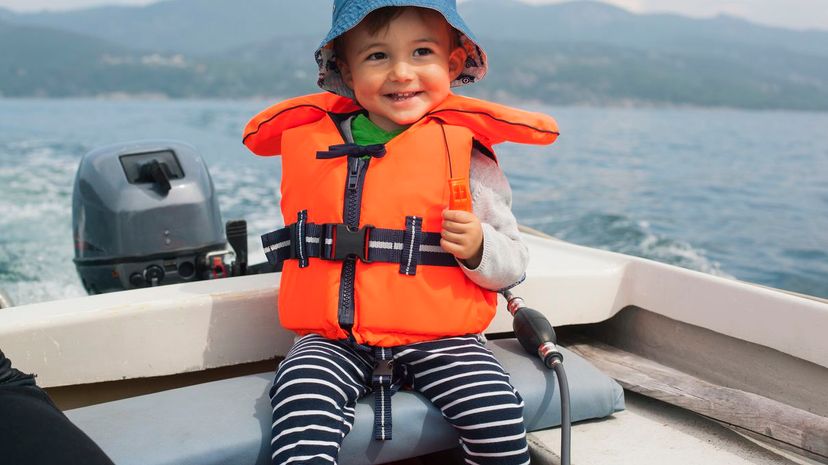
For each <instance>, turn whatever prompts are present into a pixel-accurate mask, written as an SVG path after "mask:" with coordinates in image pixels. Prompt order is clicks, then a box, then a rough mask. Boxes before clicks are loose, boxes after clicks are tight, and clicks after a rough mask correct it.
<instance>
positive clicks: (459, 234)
mask: <svg viewBox="0 0 828 465" xmlns="http://www.w3.org/2000/svg"><path fill="white" fill-rule="evenodd" d="M440 236H441V237H442V239H441V240H440V246H441V247H442V248H443V250H445V251H446V252H448V253H450V254H452V255H454V256H455V257H457V258H458V259H460V260H463V261H464V262H465V264H466V266H467V267H468V268H471V269H474V268H477V266H478V265H480V260H481V258H483V227H482V226H480V220H478V219H477V217H476V216H474V213H471V212H467V211H464V210H443V230H442V231H440Z"/></svg>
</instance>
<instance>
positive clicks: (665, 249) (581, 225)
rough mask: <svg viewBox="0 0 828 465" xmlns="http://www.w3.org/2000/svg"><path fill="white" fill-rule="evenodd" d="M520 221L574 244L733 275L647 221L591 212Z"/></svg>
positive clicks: (705, 255) (705, 271) (717, 263)
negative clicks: (661, 232) (654, 228)
mask: <svg viewBox="0 0 828 465" xmlns="http://www.w3.org/2000/svg"><path fill="white" fill-rule="evenodd" d="M521 222H522V223H523V224H526V225H527V226H530V227H532V228H535V229H538V230H540V231H543V232H545V233H547V234H550V235H552V236H555V237H557V238H559V239H562V240H565V241H567V242H572V243H573V244H579V245H585V246H588V247H595V248H599V249H604V250H610V251H613V252H620V253H623V254H627V255H633V256H636V257H642V258H647V259H651V260H655V261H658V262H662V263H668V264H670V265H676V266H680V267H682V268H687V269H690V270H695V271H701V272H704V273H709V274H712V275H716V276H722V277H727V278H733V276H732V275H730V274H728V273H727V272H725V271H723V270H722V268H721V264H720V263H719V262H717V261H714V260H712V259H710V258H709V257H708V256H707V252H706V251H705V250H704V249H702V248H699V247H695V246H693V245H692V244H689V243H687V242H683V241H680V240H676V239H673V238H670V237H667V236H665V235H662V234H658V233H655V232H653V230H652V227H651V226H650V223H648V222H647V221H642V220H634V219H632V218H629V217H627V216H623V215H617V214H609V213H599V212H592V213H586V214H583V215H580V216H567V215H562V216H556V217H554V218H553V217H539V218H522V219H521Z"/></svg>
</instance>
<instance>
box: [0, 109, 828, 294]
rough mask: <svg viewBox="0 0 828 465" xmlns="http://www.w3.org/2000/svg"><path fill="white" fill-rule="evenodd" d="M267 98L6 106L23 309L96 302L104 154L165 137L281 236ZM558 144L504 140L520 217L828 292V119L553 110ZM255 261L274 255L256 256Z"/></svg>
mask: <svg viewBox="0 0 828 465" xmlns="http://www.w3.org/2000/svg"><path fill="white" fill-rule="evenodd" d="M269 103H271V102H265V101H135V100H132V101H103V100H0V289H3V290H5V291H6V292H7V293H8V294H9V295H10V296H11V298H12V300H13V301H14V302H15V303H16V304H18V305H20V304H26V303H34V302H41V301H46V300H52V299H59V298H66V297H76V296H82V295H85V293H84V290H83V288H82V286H81V284H80V280H79V278H78V276H77V273H76V271H75V267H74V264H73V262H72V258H73V256H74V255H73V247H72V213H71V202H72V185H73V182H74V176H75V172H76V170H77V167H78V163H79V161H80V159H81V158H82V157H83V155H84V154H85V153H87V152H89V151H91V150H93V149H96V148H99V147H102V146H105V145H108V144H114V143H119V142H124V141H131V140H138V139H148V138H153V139H155V138H165V139H176V140H181V141H184V142H187V143H190V144H192V145H193V146H195V148H196V149H197V150H198V151H199V153H200V154H201V156H202V157H203V158H204V160H205V161H206V163H207V165H208V166H209V169H210V173H211V175H212V178H213V181H214V183H215V187H216V191H217V194H218V198H219V202H220V207H221V211H222V216H223V218H224V219H225V220H227V219H237V218H244V219H246V220H247V222H248V232H249V235H250V244H251V246H254V245H255V244H256V242H257V241H258V239H257V237H258V235H259V234H261V233H264V232H266V231H269V230H271V229H274V228H276V227H279V226H280V225H281V218H280V216H279V212H278V202H279V197H278V196H279V194H278V192H279V189H278V183H279V173H280V168H279V160H278V158H260V157H255V156H253V155H252V154H250V153H249V152H248V151H247V150H246V149H245V148H244V146H242V144H241V133H242V128H243V126H244V124H245V122H246V121H247V120H248V119H249V118H250V117H251V116H252V115H254V114H255V113H256V112H257V111H258V110H260V109H262V108H264V107H265V106H266V105H267V104H269ZM531 109H533V110H536V111H543V112H546V113H549V114H551V115H553V116H555V117H556V118H557V120H558V122H559V124H560V129H561V136H560V138H559V140H558V142H557V143H555V144H554V145H552V146H549V147H535V146H518V145H508V144H506V145H502V146H499V147H498V149H497V152H498V159H499V161H500V163H501V166H502V167H503V169H504V171H505V172H506V174H507V176H508V178H509V180H510V183H511V185H512V189H513V201H514V205H513V209H514V212H515V214H516V216H517V218H518V220H519V221H520V222H521V223H522V224H525V225H527V226H530V227H533V228H536V229H539V230H541V231H543V232H546V233H548V234H551V235H553V236H556V237H558V238H561V239H563V240H566V241H570V242H573V243H576V244H582V245H587V246H591V247H598V248H602V249H607V250H613V251H618V252H622V253H626V254H631V255H636V256H641V257H646V258H650V259H653V260H658V261H662V262H666V263H670V264H674V265H678V266H681V267H685V268H689V269H693V270H698V271H702V272H706V273H712V274H715V275H720V276H725V277H732V278H737V279H741V280H746V281H751V282H756V283H760V284H763V285H767V286H772V287H778V288H782V289H787V290H791V291H796V292H801V293H805V294H811V295H816V296H820V297H828V137H826V136H825V134H826V128H828V114H825V113H801V112H781V111H742V110H730V109H697V108H601V107H547V106H543V105H534V106H532V107H531ZM251 258H252V259H253V260H256V259H257V258H258V259H263V257H256V256H253V257H251Z"/></svg>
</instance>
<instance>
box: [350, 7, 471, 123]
mask: <svg viewBox="0 0 828 465" xmlns="http://www.w3.org/2000/svg"><path fill="white" fill-rule="evenodd" d="M452 32H453V30H452V29H451V27H450V26H449V25H448V23H447V22H446V20H445V19H444V18H443V16H442V15H440V14H439V13H437V12H431V11H428V10H416V9H411V8H409V9H406V10H405V11H404V12H403V13H402V14H401V15H400V16H397V17H396V18H394V19H393V20H392V21H391V23H389V25H388V27H387V28H384V29H380V30H379V31H378V32H377V33H375V34H371V33H370V32H369V31H368V28H367V27H365V25H364V24H359V25H357V26H356V27H355V28H353V29H351V30H350V31H348V32H347V33H346V34H345V36H344V37H343V39H344V46H343V50H344V55H345V57H344V58H345V60H344V63H342V62H341V63H340V65H339V66H340V70H341V72H342V78H343V80H344V82H345V83H346V84H347V85H348V86H349V87H350V88H351V89H353V91H354V94H355V95H356V99H357V101H358V102H359V104H360V105H362V106H363V107H364V108H365V109H366V110H368V117H369V118H370V119H371V121H373V122H374V124H376V125H377V126H379V127H381V128H382V129H385V130H386V131H393V130H396V129H400V128H402V127H405V126H408V125H410V124H412V123H414V122H416V121H417V120H419V119H420V118H422V117H423V115H425V114H426V113H428V112H429V111H430V110H431V109H433V108H434V107H436V106H437V105H439V104H440V103H441V102H442V101H443V100H445V98H446V97H447V96H448V94H449V87H450V84H451V81H452V80H454V79H455V78H456V77H457V76H458V75H459V74H460V71H462V69H463V65H464V63H465V59H466V53H465V51H464V50H463V49H462V48H461V47H454V45H453V44H454V41H453V40H452Z"/></svg>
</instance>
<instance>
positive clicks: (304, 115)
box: [243, 92, 558, 156]
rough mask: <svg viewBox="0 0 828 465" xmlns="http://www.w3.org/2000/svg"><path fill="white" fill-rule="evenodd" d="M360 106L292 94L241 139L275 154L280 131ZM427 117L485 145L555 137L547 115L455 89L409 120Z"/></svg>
mask: <svg viewBox="0 0 828 465" xmlns="http://www.w3.org/2000/svg"><path fill="white" fill-rule="evenodd" d="M359 111H364V109H363V108H362V107H360V106H359V105H357V104H356V103H355V102H354V101H353V100H351V99H349V98H345V97H341V96H338V95H335V94H331V93H328V92H325V93H318V94H311V95H305V96H301V97H296V98H292V99H289V100H286V101H284V102H281V103H278V104H276V105H273V106H271V107H269V108H267V109H265V110H264V111H262V112H261V113H259V114H258V115H256V116H254V117H253V118H252V119H251V120H250V121H249V122H248V123H247V126H246V127H245V130H244V138H243V142H244V144H245V145H246V146H247V147H248V148H249V149H250V150H251V151H252V152H253V153H255V154H256V155H261V156H272V155H280V154H281V153H282V134H283V133H284V131H286V130H288V129H292V128H295V127H298V126H303V125H306V124H311V123H314V122H316V121H319V120H320V119H322V118H324V117H325V116H327V115H329V114H331V113H334V114H348V113H356V112H359ZM427 119H435V120H439V121H441V122H443V123H446V124H450V125H457V126H463V127H467V128H469V129H470V130H471V131H472V132H473V133H474V134H475V139H477V140H479V141H480V142H481V143H483V144H484V145H486V146H487V147H489V148H491V146H493V145H495V144H499V143H501V142H517V143H522V144H536V145H547V144H551V143H553V142H554V141H555V139H557V137H558V125H557V123H556V122H555V120H554V119H553V118H552V117H551V116H548V115H545V114H543V113H535V112H528V111H524V110H519V109H516V108H512V107H508V106H505V105H500V104H496V103H492V102H487V101H485V100H479V99H474V98H470V97H463V96H459V95H454V94H449V96H448V97H447V98H446V100H445V101H443V102H442V103H441V104H440V105H438V106H437V107H435V108H434V109H433V110H431V111H430V112H429V113H427V114H426V115H425V116H423V118H422V119H421V120H420V121H418V122H417V123H414V125H417V124H420V123H421V122H423V121H424V120H427Z"/></svg>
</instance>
